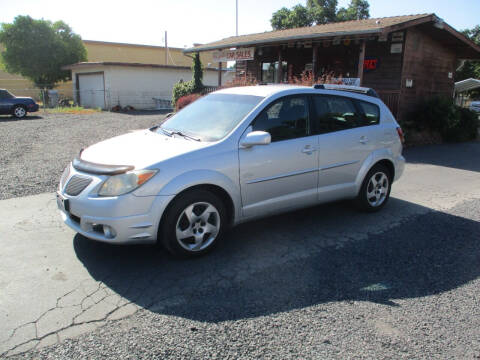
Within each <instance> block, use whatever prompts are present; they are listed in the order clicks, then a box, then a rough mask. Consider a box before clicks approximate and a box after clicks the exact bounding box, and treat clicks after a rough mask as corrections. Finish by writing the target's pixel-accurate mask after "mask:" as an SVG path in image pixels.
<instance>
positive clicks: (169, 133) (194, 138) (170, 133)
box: [159, 126, 201, 141]
mask: <svg viewBox="0 0 480 360" xmlns="http://www.w3.org/2000/svg"><path fill="white" fill-rule="evenodd" d="M159 129H160V130H162V131H163V132H164V133H165V134H167V135H168V136H173V135H180V136H183V137H184V138H187V139H192V140H195V141H201V139H200V138H197V137H194V136H192V135H187V134H185V133H183V132H181V131H180V130H167V129H165V128H163V127H161V126H160V127H159Z"/></svg>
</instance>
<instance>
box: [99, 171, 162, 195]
mask: <svg viewBox="0 0 480 360" xmlns="http://www.w3.org/2000/svg"><path fill="white" fill-rule="evenodd" d="M156 173H157V170H134V171H129V172H127V173H125V174H120V175H113V176H111V177H109V178H108V179H107V181H105V182H104V183H103V185H102V187H101V188H100V190H99V191H98V195H100V196H118V195H123V194H126V193H128V192H130V191H133V190H135V189H136V188H138V187H139V186H141V185H143V184H145V183H146V182H147V181H148V180H150V178H151V177H152V176H153V175H155V174H156Z"/></svg>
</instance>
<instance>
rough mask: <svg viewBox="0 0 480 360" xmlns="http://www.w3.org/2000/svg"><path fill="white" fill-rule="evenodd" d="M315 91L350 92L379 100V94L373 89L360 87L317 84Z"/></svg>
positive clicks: (314, 86)
mask: <svg viewBox="0 0 480 360" xmlns="http://www.w3.org/2000/svg"><path fill="white" fill-rule="evenodd" d="M313 88H314V89H318V90H336V91H348V92H354V93H358V94H363V95H368V96H371V97H376V98H379V97H380V96H378V94H377V92H376V91H375V90H373V89H371V88H366V87H360V86H349V85H335V84H315V85H313Z"/></svg>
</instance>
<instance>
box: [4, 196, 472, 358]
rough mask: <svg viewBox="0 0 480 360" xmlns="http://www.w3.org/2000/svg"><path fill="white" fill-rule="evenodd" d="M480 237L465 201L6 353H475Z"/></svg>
mask: <svg viewBox="0 0 480 360" xmlns="http://www.w3.org/2000/svg"><path fill="white" fill-rule="evenodd" d="M277 220H284V221H285V220H286V216H282V217H279V218H277ZM287 221H288V220H287ZM479 239H480V200H478V199H477V200H470V201H465V202H463V203H462V204H460V205H458V206H456V207H455V208H453V209H451V210H450V211H448V213H446V212H438V211H431V212H428V213H427V214H425V215H422V216H416V217H413V218H410V219H408V220H406V221H404V222H403V223H401V224H398V225H397V226H395V227H393V228H392V229H390V230H388V231H385V232H383V233H379V234H372V235H370V236H369V237H368V239H367V240H365V241H361V242H354V243H349V244H348V245H347V246H345V247H343V248H336V247H334V246H331V247H327V248H322V249H318V250H316V251H315V250H314V251H312V252H311V254H310V256H309V257H308V258H306V259H305V258H304V259H295V260H291V261H289V262H287V263H285V264H281V265H278V266H273V267H271V268H267V269H265V270H264V271H261V272H259V273H256V274H253V276H251V277H249V278H247V279H243V280H233V281H232V280H231V279H230V281H228V280H225V282H224V283H219V284H214V285H212V284H210V285H203V284H202V283H201V282H200V283H199V284H198V286H197V287H195V288H192V289H189V290H188V293H184V294H182V295H183V296H184V297H185V298H186V303H185V302H181V301H178V302H176V301H174V300H171V301H170V302H168V303H166V304H164V307H162V308H160V309H157V310H155V309H150V310H142V311H139V312H138V313H136V314H135V315H133V316H131V317H129V318H126V319H123V320H119V321H114V322H108V323H107V324H106V325H105V326H103V327H101V328H99V329H97V330H96V331H94V332H92V333H90V334H88V335H84V336H81V337H79V338H77V339H70V340H67V341H65V342H63V343H60V344H57V345H54V346H51V347H48V348H44V349H42V350H40V351H39V352H29V353H25V354H23V355H20V356H16V357H13V358H15V359H27V358H40V359H80V358H81V359H83V358H96V359H140V358H142V359H147V358H158V359H298V358H303V359H307V358H308V359H479V358H480V306H479V305H480V304H479V292H478V289H479V287H480V280H479V274H480V242H479V241H478V240H479ZM91 246H92V248H95V254H97V256H98V258H97V259H96V261H98V260H100V259H102V258H105V259H104V260H106V261H108V260H107V258H111V257H112V253H111V252H110V251H107V248H106V247H98V246H96V245H91ZM93 253H94V252H93V251H92V253H91V255H93ZM137 255H138V254H137ZM134 256H135V255H134ZM114 257H116V258H117V260H118V258H122V257H124V258H123V260H121V261H120V263H122V264H123V265H124V266H125V265H126V266H127V267H128V265H127V264H128V260H127V259H128V258H129V255H128V254H127V251H126V252H125V253H124V254H123V255H120V253H116V255H115V256H114ZM224 257H225V258H227V254H221V256H219V258H220V259H221V258H224ZM135 263H136V262H135ZM138 265H139V264H136V265H134V266H133V268H132V269H131V272H132V273H135V269H137V271H141V270H138ZM191 267H192V268H195V265H194V264H191ZM215 268H216V267H215V266H213V268H212V271H214V269H215ZM129 272H130V270H129ZM193 276H202V275H201V274H194V275H193ZM186 290H187V289H186ZM139 296H142V294H139Z"/></svg>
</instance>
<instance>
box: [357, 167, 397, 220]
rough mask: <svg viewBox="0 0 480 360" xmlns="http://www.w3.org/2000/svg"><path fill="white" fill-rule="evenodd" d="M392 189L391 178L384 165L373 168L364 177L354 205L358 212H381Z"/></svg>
mask: <svg viewBox="0 0 480 360" xmlns="http://www.w3.org/2000/svg"><path fill="white" fill-rule="evenodd" d="M391 189H392V176H391V174H390V171H388V168H387V167H386V166H385V165H382V164H377V165H375V166H373V167H372V168H371V169H370V171H369V172H368V173H367V175H366V176H365V179H364V180H363V183H362V187H361V188H360V191H359V193H358V195H357V199H356V203H357V206H358V207H359V209H360V210H362V211H366V212H376V211H379V210H381V209H382V208H383V207H384V206H385V204H386V203H387V201H388V199H389V198H390V191H391Z"/></svg>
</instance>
